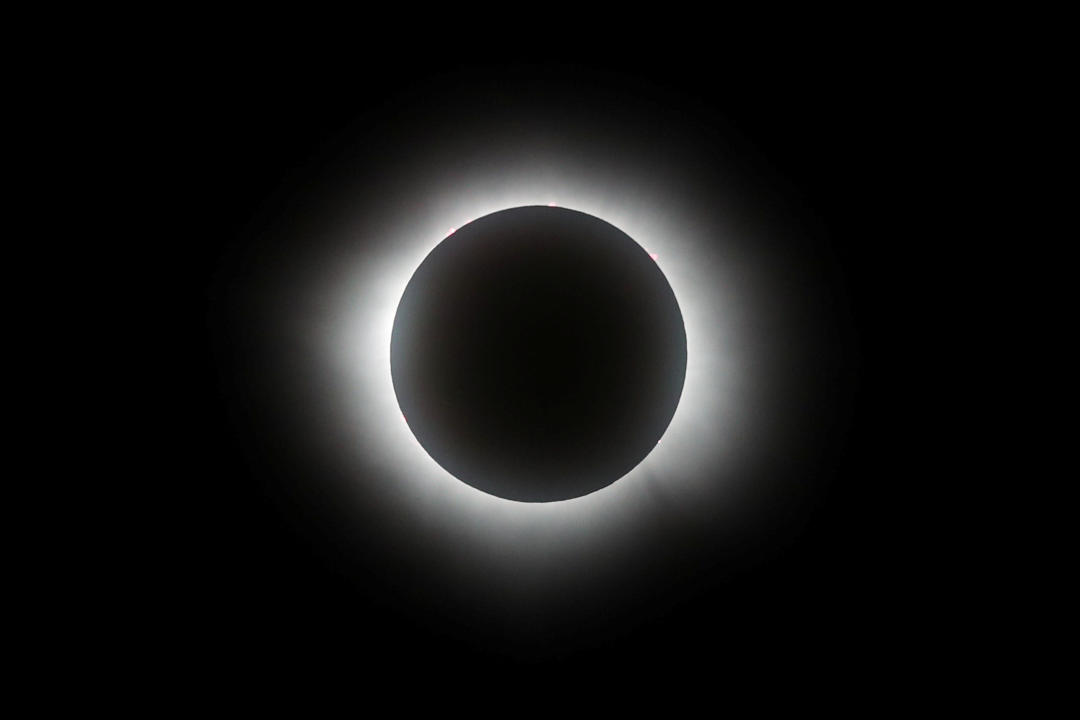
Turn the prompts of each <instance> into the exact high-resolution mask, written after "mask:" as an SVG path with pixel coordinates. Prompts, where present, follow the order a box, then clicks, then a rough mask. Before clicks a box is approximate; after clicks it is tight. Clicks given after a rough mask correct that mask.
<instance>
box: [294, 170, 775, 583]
mask: <svg viewBox="0 0 1080 720" xmlns="http://www.w3.org/2000/svg"><path fill="white" fill-rule="evenodd" d="M540 170H543V169H542V168H530V167H527V166H526V167H519V168H518V171H517V172H516V173H513V174H512V175H511V176H507V174H503V175H501V176H500V177H498V178H496V179H491V178H488V179H484V178H472V179H471V180H472V181H470V182H468V183H460V184H454V183H447V184H443V185H442V186H441V187H436V188H431V192H424V189H423V188H421V189H420V190H419V191H418V193H419V194H418V197H421V198H424V200H423V201H420V200H418V201H417V202H416V203H415V204H414V205H412V206H409V207H392V208H387V209H386V210H385V212H384V214H383V216H382V217H377V218H373V217H371V216H364V217H353V218H345V219H344V226H343V227H341V228H339V229H337V230H335V232H340V233H344V234H345V237H344V238H342V239H341V241H340V242H339V246H340V247H348V246H349V245H350V242H349V240H348V238H349V237H354V238H355V243H354V245H355V247H356V251H355V255H349V254H348V252H347V251H346V252H345V253H344V254H340V251H339V256H338V257H336V258H335V259H334V261H333V267H334V269H333V271H332V272H330V273H329V274H328V275H323V276H322V277H321V278H320V283H321V285H320V288H319V289H318V294H319V295H320V296H321V300H320V303H319V304H320V306H321V307H322V313H321V314H322V315H323V316H322V317H321V318H318V319H313V318H308V319H306V320H305V322H306V323H307V327H308V328H310V327H312V325H313V324H314V325H316V326H318V327H320V332H319V333H318V337H317V338H316V342H317V343H318V346H319V353H320V355H322V356H323V357H324V358H325V359H327V360H329V361H330V362H331V363H332V371H333V375H334V377H335V378H336V380H337V382H338V385H337V390H336V392H337V393H339V394H340V397H343V398H344V401H343V402H345V410H344V414H345V417H343V418H338V419H337V421H338V422H342V423H343V424H344V429H343V432H342V433H341V434H340V435H339V437H341V438H343V439H342V442H344V443H346V445H347V447H345V448H344V450H343V454H344V455H346V456H350V455H351V456H353V457H355V458H356V459H357V460H358V461H362V463H363V467H365V468H372V467H374V468H378V469H380V470H381V471H382V472H384V479H383V480H382V481H381V482H383V483H384V485H382V486H380V487H379V489H378V496H379V498H380V502H386V503H388V504H389V506H392V507H393V508H394V511H395V512H398V513H400V517H401V518H402V520H401V522H402V523H403V524H410V523H411V524H414V525H415V527H416V529H417V530H422V531H423V532H424V533H426V534H427V535H426V536H427V537H432V538H434V539H433V541H432V545H433V547H436V546H439V545H440V544H453V545H454V546H455V547H457V548H458V550H457V552H459V553H467V552H474V553H476V554H478V555H474V557H473V560H474V561H475V560H480V562H479V565H480V566H484V565H485V563H484V562H483V560H484V559H485V558H486V559H487V560H488V561H490V562H488V566H490V567H488V569H489V571H491V572H492V575H493V576H498V575H499V571H500V570H501V571H505V572H504V574H507V573H509V574H511V575H514V576H515V577H516V578H517V580H518V581H520V579H521V578H520V573H521V567H522V565H521V563H522V562H525V563H528V562H533V563H543V562H553V561H555V560H556V559H557V558H560V557H562V558H565V557H568V556H570V555H572V554H576V555H577V556H579V557H580V553H581V551H582V548H583V547H588V548H590V549H591V552H593V553H603V552H608V551H611V550H613V549H615V548H617V547H619V544H620V543H621V542H622V540H620V538H622V539H623V540H625V539H626V537H628V536H629V534H630V533H631V532H632V530H631V529H630V528H631V526H632V524H633V523H634V522H637V521H640V520H641V519H642V518H643V517H646V518H647V517H648V516H649V515H651V514H655V513H657V512H669V513H670V512H676V513H693V512H694V511H695V508H697V507H699V506H700V505H701V504H702V503H701V501H702V499H703V497H707V498H708V499H710V500H715V498H717V497H718V496H720V495H723V494H725V493H726V492H727V490H728V489H729V488H728V484H729V483H731V484H732V485H733V484H734V483H733V482H732V481H730V480H728V479H727V478H730V477H733V476H735V475H737V474H738V473H737V470H738V467H737V466H738V465H739V463H740V462H741V460H740V456H741V455H744V454H745V452H746V451H747V450H749V449H752V445H753V438H754V436H755V432H756V429H757V425H756V423H757V418H755V416H754V415H753V413H744V411H745V410H746V408H747V403H748V400H749V399H750V398H749V395H752V393H753V392H754V391H753V389H752V387H753V383H748V382H747V380H748V379H750V376H751V375H753V373H754V372H755V365H756V363H757V361H758V358H757V357H756V356H755V351H753V350H752V349H750V348H748V347H747V345H746V344H745V343H743V342H742V340H743V338H742V337H741V333H742V332H744V330H745V328H746V327H747V326H748V325H750V324H752V321H753V314H752V311H751V308H752V306H753V298H752V297H749V296H747V295H748V294H751V293H750V292H749V289H750V288H752V287H753V282H752V281H748V280H747V278H748V277H751V276H752V275H753V271H754V270H753V268H752V267H749V265H748V264H746V263H740V253H739V246H740V244H741V241H736V242H733V243H731V244H730V245H725V242H724V238H722V237H716V236H715V233H714V232H713V231H712V230H710V229H709V228H710V227H712V226H709V225H708V224H702V223H701V222H700V220H699V219H698V218H699V217H700V216H699V215H694V214H693V213H685V212H680V205H679V199H678V198H677V197H676V196H675V191H674V190H669V189H667V188H665V187H663V186H649V185H639V186H638V187H636V188H634V189H635V192H634V193H633V194H632V196H630V195H628V194H626V193H625V192H611V191H610V190H609V192H603V190H602V189H603V188H609V189H610V188H613V187H615V186H616V185H615V178H614V176H613V175H610V174H609V175H607V176H605V175H604V173H602V172H592V173H589V172H582V171H580V169H578V170H576V171H574V172H568V173H566V175H564V176H559V175H558V174H553V173H550V172H546V173H545V172H541V171H540ZM538 177H541V178H543V179H541V180H537V178H538ZM623 187H625V182H624V184H623ZM550 197H557V198H563V199H561V200H559V201H558V203H557V205H558V206H559V207H566V208H569V209H573V210H579V211H581V212H585V213H588V214H590V215H593V216H595V217H597V218H600V219H602V220H604V221H606V222H608V223H611V224H612V225H614V226H616V227H618V228H619V229H620V230H622V231H623V232H625V233H626V234H627V235H629V236H630V237H631V238H633V239H634V240H635V241H636V242H638V243H639V244H640V245H642V246H643V247H644V248H648V249H649V250H648V252H649V253H650V255H652V257H653V258H654V259H656V260H657V261H658V263H659V266H660V269H661V270H662V271H663V273H664V275H665V276H666V278H667V280H668V282H669V283H670V285H671V287H672V289H673V291H674V293H675V297H676V299H677V301H678V303H679V307H680V310H681V311H682V315H683V320H684V324H685V328H686V335H687V368H686V379H685V384H684V387H683V392H682V396H681V399H680V402H679V405H678V408H677V410H676V413H675V415H674V417H673V419H672V421H671V424H670V425H669V427H668V428H667V431H666V432H665V434H664V436H663V440H664V442H663V443H657V445H656V446H655V448H654V449H653V450H652V452H651V453H650V454H649V455H648V456H647V457H646V458H645V459H644V460H643V461H642V462H641V463H640V464H639V465H638V466H637V467H635V468H634V469H633V470H632V471H631V472H630V473H628V474H627V475H625V476H624V477H622V478H621V479H619V480H617V481H616V482H614V483H613V484H611V485H609V486H607V487H605V488H603V489H601V490H598V491H596V492H593V493H591V494H588V495H585V496H582V497H578V498H573V499H569V500H564V501H559V502H551V503H523V502H517V501H512V500H506V499H503V498H498V497H495V496H493V495H488V494H486V493H484V492H482V491H480V490H477V489H475V488H473V487H471V486H469V485H467V484H465V483H463V482H461V481H460V480H458V479H456V478H455V477H453V476H452V475H450V474H449V473H448V472H447V471H446V470H444V469H443V468H442V467H441V466H439V465H438V464H437V463H436V462H435V461H434V460H433V459H432V458H431V457H430V456H429V455H428V454H427V452H426V451H425V450H424V449H423V447H422V446H421V445H420V443H419V442H418V441H417V440H416V438H415V437H414V436H413V434H412V432H411V431H410V429H409V426H408V424H407V423H406V421H405V419H404V417H403V415H402V413H401V410H400V408H399V406H398V403H397V398H396V395H395V393H394V388H393V384H392V382H391V375H390V336H391V331H392V328H393V323H394V317H395V313H396V311H397V307H398V303H399V302H400V300H401V296H402V294H403V292H404V289H405V286H406V284H407V283H408V281H409V279H410V278H411V277H412V274H413V273H414V272H415V270H416V268H417V267H418V266H419V265H420V263H421V262H422V261H423V260H424V258H425V257H426V256H427V254H428V253H429V252H430V251H431V250H432V249H433V248H434V247H435V246H436V245H437V244H438V243H439V242H441V241H442V240H443V239H444V238H445V237H448V233H447V231H446V228H447V227H453V228H458V227H462V226H463V225H465V224H467V223H469V222H471V221H473V220H475V219H477V218H479V217H482V216H484V215H488V214H490V213H493V212H496V211H499V210H505V209H507V208H513V207H519V206H525V205H545V204H546V205H549V206H555V205H556V203H554V202H550V201H548V198H550ZM705 233H711V234H705ZM725 248H726V249H725ZM659 258H663V259H662V260H660V259H659ZM313 320H314V322H312V321H313ZM309 332H310V330H309ZM753 345H754V344H753V343H750V346H753ZM339 407H340V405H339ZM740 416H741V417H740ZM358 482H371V481H370V480H368V479H366V478H365V479H364V480H362V481H361V480H358ZM366 490H367V492H369V493H370V492H371V488H367V489H366ZM358 501H361V500H358ZM605 547H606V550H605ZM436 551H438V550H436ZM608 559H609V560H610V555H609V558H608ZM496 579H497V578H496Z"/></svg>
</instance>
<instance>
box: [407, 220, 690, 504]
mask: <svg viewBox="0 0 1080 720" xmlns="http://www.w3.org/2000/svg"><path fill="white" fill-rule="evenodd" d="M390 354H391V359H390V366H391V375H392V380H393V386H394V390H395V393H396V395H397V399H398V403H399V406H400V408H401V411H402V413H403V415H404V416H405V418H406V421H407V422H408V425H409V428H410V429H411V430H412V432H413V434H414V435H415V436H416V438H417V440H418V441H419V442H420V444H421V445H422V446H423V448H424V450H426V451H427V453H428V454H429V455H430V456H431V457H432V458H433V459H434V460H435V461H436V462H437V463H438V464H439V465H440V466H442V467H443V468H444V469H445V470H447V471H448V472H449V473H450V474H451V475H453V476H455V477H456V478H458V479H459V480H461V481H462V482H465V483H467V484H468V485H471V486H472V487H474V488H477V489H479V490H482V491H484V492H486V493H488V494H491V495H495V496H498V497H501V498H505V499H509V500H517V501H522V502H553V501H559V500H567V499H570V498H575V497H580V496H582V495H587V494H589V493H592V492H594V491H596V490H599V489H601V488H603V487H606V486H608V485H610V484H611V483H613V482H615V481H616V480H618V479H619V478H621V477H622V476H624V475H626V474H627V473H628V472H629V471H630V470H632V469H633V468H634V467H635V466H636V465H637V464H638V463H640V462H641V461H642V460H643V459H644V458H645V457H646V456H647V455H648V454H649V453H650V451H652V450H653V448H655V447H656V445H657V443H658V442H659V441H660V438H661V436H662V435H663V434H664V431H665V430H666V429H667V427H668V425H669V423H670V422H671V420H672V417H673V416H674V414H675V411H676V408H677V406H678V403H679V398H680V395H681V393H682V389H683V382H684V380H685V376H686V363H687V344H686V331H685V328H684V324H683V318H682V314H681V312H680V309H679V305H678V302H677V300H676V298H675V294H674V292H673V291H672V289H671V286H670V285H669V284H668V281H667V279H666V278H665V277H664V274H663V273H662V272H661V271H660V268H659V267H658V265H657V264H656V262H655V261H654V259H653V257H651V256H650V255H649V253H648V252H647V251H646V250H645V249H644V248H643V247H641V246H640V245H639V244H638V243H637V242H635V241H634V240H633V239H632V238H630V237H629V236H628V235H627V234H626V233H624V232H622V231H621V230H620V229H618V228H617V227H615V226H613V225H611V224H609V223H608V222H606V221H604V220H601V219H599V218H596V217H593V216H592V215H588V214H586V213H582V212H577V211H574V210H569V209H565V208H557V207H546V206H529V207H517V208H512V209H508V210H503V211H500V212H495V213H492V214H490V215H486V216H484V217H482V218H480V219H478V220H475V221H473V222H471V223H469V224H468V225H466V226H464V227H462V228H459V229H458V230H456V231H455V232H453V233H452V234H450V235H449V236H448V237H447V238H446V239H445V240H443V242H441V243H440V244H439V245H438V246H436V247H435V249H434V250H432V251H431V253H430V254H428V256H427V257H426V258H425V259H424V261H423V262H422V263H421V264H420V266H419V268H418V269H417V270H416V272H415V273H414V274H413V276H412V278H411V280H410V281H409V283H408V285H407V286H406V288H405V291H404V294H403V296H402V298H401V302H400V304H399V306H398V308H397V312H396V315H395V317H394V324H393V331H392V335H391V343H390Z"/></svg>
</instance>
